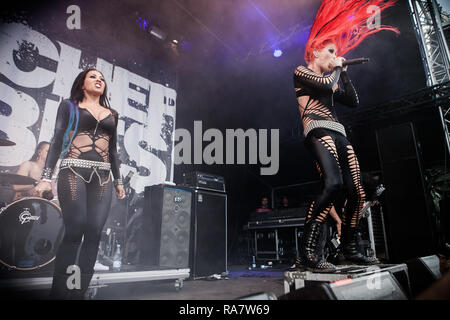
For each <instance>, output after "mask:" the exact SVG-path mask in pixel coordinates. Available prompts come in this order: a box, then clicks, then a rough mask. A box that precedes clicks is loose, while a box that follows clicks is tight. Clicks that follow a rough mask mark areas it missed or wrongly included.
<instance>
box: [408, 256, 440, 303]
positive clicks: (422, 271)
mask: <svg viewBox="0 0 450 320" xmlns="http://www.w3.org/2000/svg"><path fill="white" fill-rule="evenodd" d="M406 265H407V266H408V272H409V276H410V279H411V292H412V295H413V297H417V296H418V295H419V294H420V293H422V292H423V291H424V290H426V289H427V288H428V287H430V286H431V285H432V284H433V283H434V282H436V281H437V280H439V279H440V278H441V277H442V275H441V271H440V261H439V257H438V256H436V255H433V256H428V257H421V258H416V259H411V260H408V261H407V262H406Z"/></svg>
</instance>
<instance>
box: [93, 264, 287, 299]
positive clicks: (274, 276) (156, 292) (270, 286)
mask: <svg viewBox="0 0 450 320" xmlns="http://www.w3.org/2000/svg"><path fill="white" fill-rule="evenodd" d="M246 268H247V267H246V266H232V267H230V270H229V275H228V277H227V279H215V280H206V279H197V280H185V281H184V283H183V287H182V288H181V289H180V290H178V291H177V290H176V288H175V285H174V283H173V281H172V282H170V281H165V280H162V281H150V282H146V283H138V284H132V283H130V284H120V285H110V286H108V287H107V288H100V289H99V290H98V291H97V294H96V296H95V297H94V298H93V299H94V300H97V299H99V300H109V299H118V300H122V299H124V300H235V299H238V298H241V297H244V296H248V295H253V294H257V293H261V292H265V293H272V294H274V295H275V296H276V297H279V296H281V295H282V294H284V287H283V283H284V278H283V272H284V270H282V269H272V270H267V269H265V270H248V269H246Z"/></svg>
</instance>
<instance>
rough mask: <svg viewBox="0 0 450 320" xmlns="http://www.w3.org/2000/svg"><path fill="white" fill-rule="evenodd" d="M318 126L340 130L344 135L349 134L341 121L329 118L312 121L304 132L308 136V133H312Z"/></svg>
mask: <svg viewBox="0 0 450 320" xmlns="http://www.w3.org/2000/svg"><path fill="white" fill-rule="evenodd" d="M316 128H324V129H328V130H332V131H336V132H339V133H340V134H342V135H343V136H344V137H346V136H347V134H346V132H345V128H344V126H343V125H342V124H341V123H339V122H334V121H328V120H314V121H311V122H310V123H309V124H308V125H307V126H306V128H305V129H304V130H303V134H304V135H305V137H307V136H308V133H310V132H311V131H312V130H313V129H316Z"/></svg>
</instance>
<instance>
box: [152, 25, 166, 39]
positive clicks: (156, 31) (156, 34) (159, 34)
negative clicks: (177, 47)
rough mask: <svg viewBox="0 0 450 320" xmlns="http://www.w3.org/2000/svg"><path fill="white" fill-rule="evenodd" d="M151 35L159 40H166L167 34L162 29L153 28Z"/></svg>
mask: <svg viewBox="0 0 450 320" xmlns="http://www.w3.org/2000/svg"><path fill="white" fill-rule="evenodd" d="M150 34H151V35H152V36H154V37H156V38H158V39H159V40H163V41H164V40H166V37H167V34H166V33H165V32H164V31H162V30H161V29H159V28H157V27H155V26H153V28H151V30H150Z"/></svg>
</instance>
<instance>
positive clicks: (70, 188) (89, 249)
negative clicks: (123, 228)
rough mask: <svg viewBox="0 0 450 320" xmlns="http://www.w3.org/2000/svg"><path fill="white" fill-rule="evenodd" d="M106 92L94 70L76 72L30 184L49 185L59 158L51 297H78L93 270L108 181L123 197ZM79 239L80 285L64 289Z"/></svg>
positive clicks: (114, 126)
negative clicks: (58, 231)
mask: <svg viewBox="0 0 450 320" xmlns="http://www.w3.org/2000/svg"><path fill="white" fill-rule="evenodd" d="M106 97H107V90H106V83H105V79H104V77H103V75H102V74H101V73H100V72H99V71H97V70H95V69H88V70H85V71H83V72H81V73H80V74H79V75H78V76H77V77H76V79H75V81H74V83H73V86H72V90H71V95H70V99H68V100H63V101H62V102H61V104H60V106H59V108H58V113H57V116H56V124H55V131H54V136H53V140H52V143H51V145H50V149H49V152H48V156H47V160H46V163H45V168H44V171H43V173H42V178H41V182H40V183H39V184H38V186H37V187H36V189H37V190H38V191H39V192H43V191H45V190H48V189H50V188H51V185H50V181H51V176H52V172H53V170H54V167H55V165H56V162H57V161H58V158H61V159H62V160H61V164H60V169H59V174H58V199H59V202H60V204H61V210H62V216H63V219H64V226H65V234H64V238H63V240H62V242H61V245H60V247H59V249H58V252H57V254H56V259H55V271H54V276H53V285H52V289H51V297H52V298H58V299H69V298H82V297H83V295H84V293H85V292H86V290H87V288H88V286H89V283H90V281H91V278H92V275H93V273H94V269H93V267H94V264H95V260H96V257H97V251H98V246H99V242H100V237H101V232H102V229H103V226H104V224H105V222H106V219H107V217H108V213H109V209H110V205H111V196H112V188H113V184H114V186H115V189H116V196H117V198H118V199H123V198H125V191H124V188H123V184H122V180H121V179H120V177H121V176H120V171H119V166H120V163H119V158H118V155H117V149H116V135H117V123H118V118H119V116H118V113H117V112H116V111H115V110H113V109H111V108H110V106H109V103H108V100H107V98H106ZM111 173H112V175H113V177H114V182H113V181H111ZM82 240H83V243H82V245H81V250H80V254H79V260H78V266H79V267H80V269H81V289H78V290H77V289H72V290H70V289H69V288H68V287H67V279H68V276H69V274H67V267H68V266H70V265H74V264H75V263H76V261H75V260H76V256H77V252H78V249H79V247H80V244H81V241H82Z"/></svg>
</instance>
